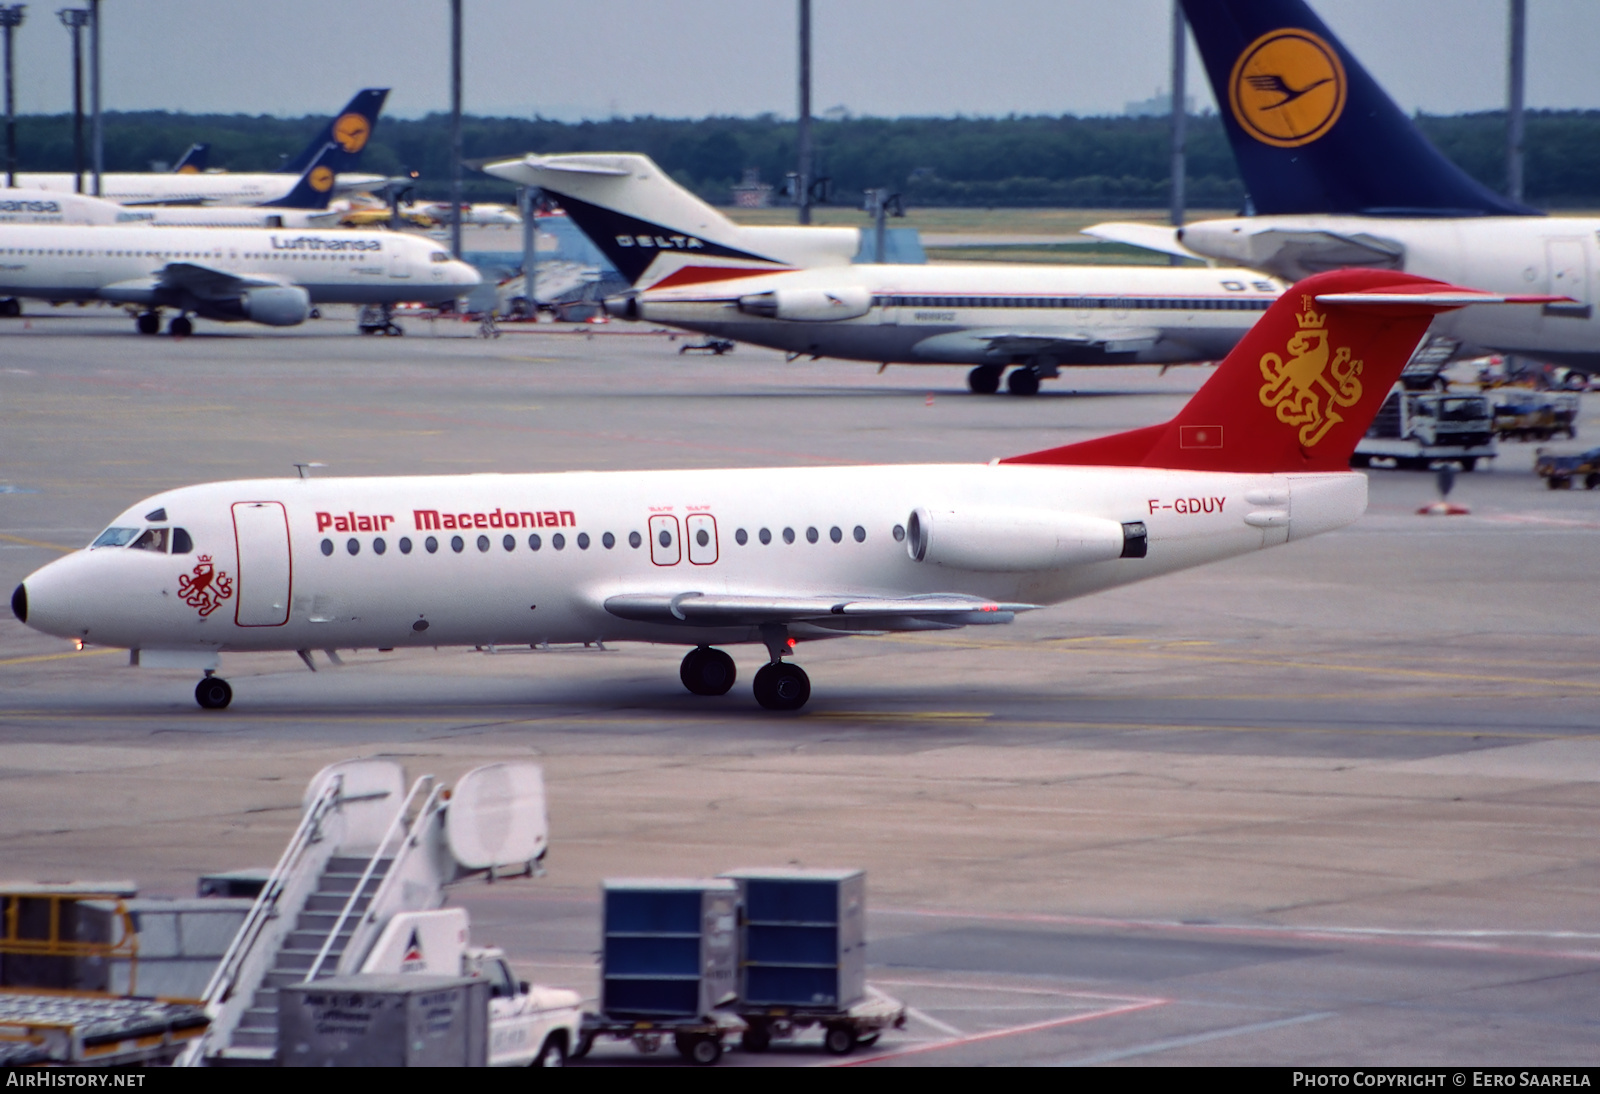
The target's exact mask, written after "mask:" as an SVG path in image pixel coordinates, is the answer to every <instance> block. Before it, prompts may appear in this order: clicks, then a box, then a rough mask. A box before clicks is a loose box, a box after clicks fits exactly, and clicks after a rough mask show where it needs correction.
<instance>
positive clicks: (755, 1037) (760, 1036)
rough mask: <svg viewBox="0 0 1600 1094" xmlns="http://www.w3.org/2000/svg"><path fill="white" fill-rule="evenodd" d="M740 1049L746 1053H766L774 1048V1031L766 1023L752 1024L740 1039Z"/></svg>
mask: <svg viewBox="0 0 1600 1094" xmlns="http://www.w3.org/2000/svg"><path fill="white" fill-rule="evenodd" d="M739 1047H740V1048H742V1049H744V1050H745V1051H746V1052H765V1051H767V1049H769V1048H771V1047H772V1029H771V1027H770V1026H768V1025H767V1024H766V1023H765V1022H751V1023H750V1024H749V1025H748V1026H746V1027H745V1031H744V1035H743V1036H742V1037H740V1038H739Z"/></svg>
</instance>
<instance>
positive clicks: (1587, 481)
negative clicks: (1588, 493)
mask: <svg viewBox="0 0 1600 1094" xmlns="http://www.w3.org/2000/svg"><path fill="white" fill-rule="evenodd" d="M1597 486H1600V475H1597V474H1595V473H1594V472H1593V471H1591V472H1589V473H1588V474H1587V475H1585V476H1584V477H1583V488H1584V489H1585V490H1593V489H1594V488H1595V487H1597Z"/></svg>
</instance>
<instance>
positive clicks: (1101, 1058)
mask: <svg viewBox="0 0 1600 1094" xmlns="http://www.w3.org/2000/svg"><path fill="white" fill-rule="evenodd" d="M1334 1014H1335V1012H1334V1011H1331V1010H1328V1011H1318V1012H1317V1013H1315V1014H1300V1015H1296V1016H1295V1017H1293V1018H1278V1019H1275V1020H1274V1021H1271V1022H1255V1023H1253V1024H1251V1025H1248V1026H1232V1027H1230V1028H1228V1029H1214V1030H1211V1031H1210V1032H1209V1033H1193V1034H1190V1035H1189V1036H1187V1037H1169V1038H1167V1039H1166V1040H1164V1041H1151V1042H1149V1043H1147V1044H1143V1045H1134V1046H1133V1047H1132V1048H1119V1049H1112V1050H1111V1051H1109V1052H1096V1053H1094V1054H1093V1055H1091V1056H1078V1057H1075V1058H1073V1059H1070V1060H1056V1061H1054V1062H1053V1063H1052V1064H1049V1065H1045V1066H1052V1067H1092V1066H1094V1065H1095V1064H1109V1063H1113V1062H1115V1061H1117V1060H1127V1059H1130V1058H1132V1057H1134V1056H1148V1055H1150V1054H1151V1053H1154V1052H1166V1051H1168V1050H1169V1049H1174V1048H1187V1047H1189V1046H1190V1045H1203V1044H1205V1043H1206V1042H1207V1041H1220V1040H1222V1039H1224V1038H1226V1037H1243V1036H1246V1035H1248V1034H1251V1033H1265V1032H1266V1031H1268V1030H1272V1029H1282V1028H1283V1027H1285V1026H1298V1025H1300V1024H1301V1023H1302V1022H1319V1021H1321V1020H1322V1019H1324V1018H1332V1017H1334Z"/></svg>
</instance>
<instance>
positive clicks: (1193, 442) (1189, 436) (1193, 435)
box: [1178, 425, 1222, 448]
mask: <svg viewBox="0 0 1600 1094" xmlns="http://www.w3.org/2000/svg"><path fill="white" fill-rule="evenodd" d="M1178 447H1179V448H1221V447H1222V427H1221V426H1220V425H1180V426H1179V427H1178Z"/></svg>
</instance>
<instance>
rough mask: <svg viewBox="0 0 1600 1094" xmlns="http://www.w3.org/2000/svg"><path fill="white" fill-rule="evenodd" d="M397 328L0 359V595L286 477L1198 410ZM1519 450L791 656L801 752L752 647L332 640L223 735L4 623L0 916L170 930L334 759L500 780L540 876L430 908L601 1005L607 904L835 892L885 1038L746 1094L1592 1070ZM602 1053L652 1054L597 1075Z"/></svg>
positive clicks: (784, 455) (1563, 749) (1572, 686)
mask: <svg viewBox="0 0 1600 1094" xmlns="http://www.w3.org/2000/svg"><path fill="white" fill-rule="evenodd" d="M35 310H37V309H35ZM407 326H408V327H409V328H410V333H409V334H408V335H407V336H406V337H404V338H362V337H358V336H356V335H354V334H352V333H351V331H352V329H353V321H352V320H351V319H350V318H349V317H348V316H344V315H342V314H341V315H340V317H338V318H330V319H325V320H322V321H320V322H313V323H310V324H307V325H306V326H305V327H302V328H296V329H293V330H287V331H271V332H265V331H262V330H260V329H259V328H246V327H242V326H239V327H223V326H220V325H216V324H209V323H201V324H199V330H200V333H199V334H197V335H196V336H195V337H192V338H188V339H184V340H181V341H175V340H172V339H170V338H167V337H165V336H162V337H138V336H135V335H134V334H133V333H132V323H131V321H129V320H126V319H124V318H123V317H122V316H120V315H119V314H116V313H112V312H109V311H105V310H96V309H86V310H84V311H83V312H78V311H76V310H74V311H71V312H68V311H66V310H63V311H61V312H51V313H47V314H45V315H44V316H42V317H41V316H35V317H33V318H31V319H28V320H8V321H4V323H3V325H0V438H3V449H0V451H3V452H4V453H5V462H4V464H3V466H0V582H3V583H4V584H3V585H0V587H3V588H6V589H9V588H10V587H11V585H12V584H14V583H15V582H16V581H18V580H19V579H21V578H22V577H24V576H26V574H27V573H29V572H30V571H31V570H32V569H34V568H36V567H37V566H39V565H42V564H43V563H44V562H45V561H47V560H49V559H50V558H52V557H56V555H57V554H58V553H59V552H60V551H61V550H63V549H67V548H71V547H75V546H78V545H81V544H83V543H85V542H87V541H88V540H89V539H90V538H91V537H92V536H93V535H94V534H95V533H96V532H98V531H99V530H100V528H101V527H102V526H103V525H104V524H105V523H106V522H107V521H108V520H110V518H111V517H113V516H114V515H115V514H116V513H117V512H119V511H120V510H121V509H123V508H124V507H126V506H127V505H128V504H130V503H131V502H133V501H134V500H137V499H138V498H139V497H141V496H144V495H146V494H149V493H152V492H154V491H156V490H159V489H163V488H165V487H169V486H173V485H179V484H184V483H191V482H197V481H206V480H210V479H220V478H235V477H255V476H261V475H279V474H284V475H290V474H293V469H292V466H291V465H292V464H293V463H294V462H295V461H319V462H322V463H325V464H326V465H327V467H326V468H325V469H318V470H316V471H315V472H314V473H316V474H359V475H375V474H389V473H446V472H450V473H454V472H464V471H512V470H562V469H569V468H570V469H577V468H601V469H608V468H631V467H715V466H750V465H762V466H786V465H796V464H820V463H827V464H848V463H858V462H879V461H882V462H936V461H937V462H944V461H962V460H987V459H989V458H991V457H995V456H1003V455H1009V454H1013V453H1018V452H1025V451H1029V450H1031V449H1035V448H1041V447H1045V446H1048V445H1054V444H1061V443H1064V442H1066V441H1069V440H1073V439H1079V438H1083V437H1087V436H1090V435H1094V434H1097V433H1103V432H1108V431H1112V430H1117V429H1124V428H1131V427H1134V426H1138V425H1144V424H1148V423H1151V422H1155V421H1159V420H1163V419H1165V418H1167V417H1169V416H1170V415H1171V414H1172V413H1173V412H1174V411H1175V410H1176V409H1177V407H1178V406H1180V405H1181V404H1182V402H1183V401H1184V399H1185V398H1186V396H1187V395H1188V394H1189V393H1190V392H1192V391H1193V390H1195V388H1197V387H1198V386H1199V384H1200V383H1201V382H1202V381H1203V380H1204V378H1205V377H1206V376H1207V375H1209V371H1208V370H1206V369H1203V368H1177V369H1172V370H1170V371H1168V372H1167V373H1165V375H1160V374H1158V370H1156V369H1154V368H1127V369H1100V370H1090V369H1079V370H1068V371H1067V372H1066V373H1065V374H1064V376H1063V378H1062V379H1061V380H1058V381H1054V382H1048V383H1047V384H1046V385H1045V388H1044V391H1043V393H1042V394H1041V395H1040V396H1038V397H1035V398H1032V399H1019V398H1015V397H1010V396H990V397H977V396H971V395H969V394H967V392H966V390H965V384H964V376H965V372H964V370H962V369H957V368H947V369H941V368H902V367H891V368H890V369H889V370H887V372H885V373H883V374H881V375H879V374H877V372H876V370H875V368H874V367H873V366H866V365H858V364H850V363H841V362H827V361H824V362H810V361H796V362H793V363H785V362H784V361H783V359H782V357H781V355H779V354H776V353H773V352H769V351H765V350H759V349H752V348H750V347H745V346H741V347H739V348H738V349H737V351H735V352H734V353H733V354H731V355H729V356H727V357H721V358H710V357H696V356H692V355H691V356H680V355H679V354H678V352H677V351H678V348H679V346H681V345H682V344H683V341H684V340H678V341H673V340H670V339H669V338H668V337H666V336H664V335H660V334H650V333H648V332H644V331H641V330H640V329H639V328H631V327H626V326H622V325H611V326H608V327H605V328H603V329H601V330H599V331H591V330H586V329H582V328H573V327H565V326H563V327H560V328H554V327H549V326H542V327H540V328H538V330H537V332H532V331H529V330H527V329H526V328H523V329H520V330H508V333H506V334H505V335H504V337H501V338H499V339H496V340H482V339H478V338H476V337H473V336H472V334H473V332H474V331H475V327H473V326H470V325H466V324H461V323H456V322H444V321H441V322H437V323H432V324H430V323H428V322H426V321H415V320H413V321H407ZM1597 398H1600V397H1597V396H1585V407H1584V410H1585V414H1584V417H1583V419H1582V421H1581V423H1580V445H1581V444H1584V443H1594V441H1593V438H1595V437H1596V436H1597V433H1600V422H1597V421H1596V417H1597V415H1600V402H1596V401H1595V400H1596V399H1597ZM1574 447H1578V446H1574ZM1532 449H1533V446H1532V445H1521V444H1515V445H1504V446H1503V447H1502V451H1503V456H1502V458H1501V459H1500V460H1499V461H1498V466H1496V467H1495V468H1494V469H1493V470H1492V471H1489V472H1487V473H1482V472H1480V473H1475V474H1471V475H1462V476H1460V477H1459V479H1458V482H1457V486H1456V489H1455V493H1454V494H1453V495H1452V500H1454V501H1458V502H1462V503H1464V504H1466V505H1467V506H1469V507H1470V508H1471V509H1472V513H1471V515H1470V516H1464V517H1449V518H1439V517H1421V516H1417V515H1416V513H1415V511H1416V509H1417V508H1418V507H1419V506H1422V505H1424V504H1426V503H1427V502H1429V501H1431V500H1432V499H1433V498H1434V497H1435V487H1434V483H1433V480H1432V478H1431V477H1430V476H1428V475H1424V474H1417V473H1403V472H1385V471H1375V472H1373V473H1372V476H1371V478H1372V505H1371V509H1370V512H1369V515H1368V516H1367V517H1366V518H1365V519H1364V520H1362V521H1361V522H1360V523H1359V524H1357V525H1355V526H1354V527H1352V528H1350V529H1347V530H1344V531H1340V532H1336V533H1332V534H1329V535H1325V536H1321V537H1317V538H1315V539H1312V540H1309V541H1305V542H1302V543H1297V544H1292V545H1289V546H1286V547H1282V548H1277V549H1274V550H1270V551H1266V552H1262V553H1259V554H1256V555H1253V556H1248V557H1244V558H1239V559H1235V560H1231V561H1229V562H1226V563H1222V564H1219V565H1215V566H1211V567H1208V568H1203V569H1199V570H1194V571H1191V572H1189V573H1185V574H1179V575H1175V576H1173V577H1169V578H1165V579H1162V580H1158V581H1155V582H1152V583H1149V584H1146V585H1142V586H1132V587H1128V588H1124V589H1120V590H1115V591H1113V592H1109V593H1105V594H1102V595H1100V596H1097V597H1093V598H1089V599H1086V600H1082V601H1077V602H1073V603H1070V604H1066V605H1062V606H1060V607H1056V608H1052V609H1048V610H1045V611H1040V612H1035V613H1032V614H1029V615H1026V616H1024V617H1022V618H1020V619H1019V620H1018V622H1017V623H1015V624H1013V625H1012V626H1009V627H993V628H980V629H974V630H973V631H970V632H967V631H956V632H942V633H935V634H918V635H897V636H892V637H885V638H863V639H844V640H840V641H836V642H828V643H819V644H817V645H816V646H802V648H801V650H800V653H799V656H798V658H797V659H798V660H799V661H800V663H801V664H803V665H804V666H805V667H806V669H807V671H808V672H809V673H810V674H811V679H812V684H813V695H812V700H811V703H810V704H809V705H808V706H807V707H806V708H805V710H804V711H802V712H801V713H799V714H798V715H773V714H771V713H767V712H764V711H762V710H761V709H760V708H759V707H757V706H756V704H755V702H754V700H753V698H752V697H751V696H750V693H749V689H748V685H747V683H745V681H747V680H748V678H749V675H750V674H751V673H752V672H753V670H754V669H755V667H757V665H758V664H759V662H760V660H761V658H760V657H759V656H758V655H757V654H756V652H755V651H754V650H751V649H735V650H733V651H732V652H733V653H734V654H735V656H736V658H737V659H738V661H739V664H740V671H741V675H742V680H741V682H740V683H739V684H737V685H736V686H735V688H734V691H733V692H732V693H730V694H729V695H728V696H725V697H723V698H720V699H705V698H696V697H694V696H690V695H688V694H687V693H686V692H685V691H684V690H683V688H682V687H681V685H680V684H679V682H678V679H677V663H678V659H679V657H680V656H681V651H680V650H675V649H668V648H654V647H641V646H623V647H621V648H617V649H596V648H592V647H591V648H587V649H585V648H581V647H580V648H572V649H554V650H549V651H535V650H528V649H516V650H511V649H500V650H483V651H465V650H442V651H438V652H434V651H426V650H417V651H403V652H397V653H390V654H380V653H377V652H375V651H360V652H356V653H346V654H344V655H343V659H344V661H345V664H344V666H343V667H340V668H334V667H333V666H330V665H328V664H327V663H326V660H325V659H324V658H321V657H319V658H318V661H319V668H320V669H322V671H319V672H317V673H316V674H312V673H310V672H307V671H306V670H305V667H304V666H303V665H302V664H301V663H300V662H299V660H298V659H297V658H295V657H294V656H293V655H290V654H282V655H277V654H273V655H225V658H224V663H223V674H224V675H225V676H227V678H228V679H229V680H230V681H231V682H232V684H233V686H234V689H235V700H234V704H233V706H232V707H231V708H230V709H228V710H227V711H223V712H214V711H213V712H207V711H201V710H200V709H198V708H197V707H196V706H195V704H194V701H193V697H192V689H193V684H194V678H193V677H192V676H190V675H188V674H185V673H181V672H169V671H159V670H150V669H131V668H128V667H126V660H127V659H126V654H124V653H119V652H109V651H103V650H97V649H94V648H92V647H91V648H90V649H88V650H85V651H82V652H81V653H80V652H74V651H72V650H71V649H70V648H69V647H67V646H66V645H65V644H64V643H62V642H60V641H58V640H55V639H51V638H47V637H45V636H43V635H39V634H37V633H35V632H33V631H30V630H28V629H26V628H24V627H23V626H21V625H20V624H18V623H16V622H15V621H14V620H11V619H10V618H9V617H7V618H6V619H5V620H4V621H3V622H0V686H3V688H4V698H3V700H0V877H6V878H19V879H28V880H45V879H88V878H108V877H119V878H120V877H132V878H134V879H137V880H138V882H139V883H140V885H141V888H142V890H143V892H145V893H146V894H171V895H188V894H190V893H192V892H193V885H194V879H195V876H196V875H197V874H200V873H202V872H209V871H215V870H226V869H236V868H241V867H246V866H255V865H262V864H268V863H270V862H272V861H273V860H274V859H275V858H276V857H277V855H278V853H279V852H280V850H281V848H282V846H283V844H284V842H285V840H286V839H287V837H288V835H289V833H290V832H291V831H292V829H293V826H294V824H295V822H296V820H297V812H298V807H299V801H300V795H301V792H302V790H303V789H304V786H305V784H306V781H307V780H308V779H309V778H310V777H311V775H312V774H313V773H314V772H315V771H316V770H317V769H318V768H320V767H321V766H323V765H324V764H327V763H330V762H333V761H335V760H340V759H346V758H349V757H353V756H359V755H378V754H382V755H389V756H395V757H399V758H401V759H403V760H404V762H405V764H406V765H407V768H408V770H409V771H410V773H411V774H412V775H413V776H415V775H419V774H422V773H424V772H432V773H434V774H437V775H439V776H441V777H444V778H450V777H453V776H455V775H457V774H459V773H460V772H462V771H464V770H466V769H468V768H470V767H472V766H475V765H477V764H479V763H483V762H488V761H491V760H495V759H514V758H534V759H537V760H538V761H539V762H540V763H542V764H543V765H544V769H545V777H546V783H547V788H548V794H549V801H550V811H551V832H552V838H551V843H552V850H551V853H550V856H549V860H548V864H547V865H548V869H549V873H548V876H546V877H544V878H541V879H536V880H532V881H528V880H514V881H506V882H503V883H497V884H495V885H493V886H488V885H483V884H481V883H480V884H476V885H472V886H466V887H461V888H459V889H457V890H456V892H455V895H454V896H453V898H452V899H453V900H456V901H458V902H459V903H461V904H463V905H465V906H467V907H468V908H470V909H471V911H472V915H473V930H474V936H475V939H476V940H478V941H480V942H486V943H490V942H492V943H496V944H501V945H504V946H506V947H507V949H508V950H509V952H510V954H511V956H512V959H513V962H514V964H515V965H516V966H517V968H518V969H519V971H520V972H521V973H522V974H523V975H529V976H533V977H536V978H537V979H539V980H540V981H541V982H545V983H551V984H561V985H569V986H573V987H577V988H579V989H580V990H583V991H585V992H586V993H588V994H591V995H592V994H593V992H594V990H595V987H596V983H595V974H594V960H593V957H594V952H595V950H596V949H597V946H598V918H599V906H598V884H599V881H600V879H601V878H604V877H615V876H629V875H641V874H647V875H669V876H693V875H699V874H710V873H716V872H719V871H722V870H725V869H731V868H734V867H740V866H753V865H772V866H782V865H785V864H791V863H795V864H803V865H807V866H859V867H863V868H865V869H866V870H867V872H868V892H869V908H870V913H869V927H868V934H869V940H870V941H869V950H868V953H869V978H870V980H871V981H872V982H873V983H875V984H876V985H877V986H878V987H879V988H880V989H881V990H883V991H886V992H889V993H891V994H893V995H896V996H898V997H900V998H902V999H904V1000H906V1001H907V1002H908V1003H910V1004H911V1006H912V1007H913V1013H912V1018H911V1021H910V1022H909V1023H908V1025H907V1028H906V1029H905V1030H904V1031H897V1032H894V1033H892V1034H889V1035H886V1036H885V1037H884V1038H883V1040H882V1041H880V1042H879V1044H877V1045H876V1046H874V1047H873V1048H872V1049H871V1050H869V1051H862V1052H859V1053H857V1054H855V1055H852V1056H850V1057H846V1058H843V1060H839V1059H836V1058H833V1057H827V1056H824V1055H823V1054H822V1053H821V1052H820V1050H819V1049H817V1048H815V1046H808V1047H804V1048H803V1049H798V1050H789V1049H782V1048H780V1049H777V1050H775V1051H773V1052H772V1053H770V1054H767V1055H765V1056H751V1055H748V1054H744V1053H739V1052H734V1053H732V1054H730V1056H729V1057H728V1058H727V1061H726V1062H727V1063H730V1064H748V1063H762V1064H799V1063H818V1062H830V1063H837V1062H844V1063H850V1064H862V1063H872V1062H881V1063H884V1064H899V1063H903V1064H908V1065H911V1064H920V1065H931V1064H939V1065H949V1064H1056V1063H1117V1062H1127V1063H1134V1064H1202V1063H1228V1064H1273V1065H1290V1066H1314V1065H1333V1064H1362V1065H1377V1064H1391V1065H1399V1064H1434V1065H1441V1066H1449V1067H1471V1066H1489V1065H1534V1064H1544V1065H1557V1064H1574V1065H1576V1064H1589V1063H1592V1062H1593V1058H1594V1045H1595V1043H1596V1034H1597V1026H1600V1014H1597V1012H1596V1010H1595V1004H1594V1000H1595V999H1596V998H1597V997H1600V919H1597V916H1596V912H1595V909H1596V907H1597V906H1600V905H1597V899H1596V898H1597V896H1600V850H1597V848H1600V839H1597V836H1600V729H1597V725H1600V674H1597V673H1596V671H1595V666H1596V664H1597V662H1600V583H1597V582H1596V581H1595V580H1594V576H1593V571H1594V559H1595V553H1596V552H1595V545H1596V543H1597V541H1600V539H1597V537H1600V493H1589V492H1584V491H1581V490H1580V491H1575V492H1565V491H1563V492H1550V491H1547V490H1545V489H1544V487H1543V484H1542V482H1541V481H1540V480H1538V479H1537V478H1535V477H1534V476H1533V474H1532V472H1531V463H1532ZM913 504H915V501H914V499H907V506H908V508H909V507H910V506H912V505H913ZM589 1062H594V1063H649V1064H672V1063H676V1062H677V1061H676V1057H675V1056H672V1054H671V1053H670V1051H669V1052H668V1053H667V1054H666V1055H665V1056H663V1057H661V1058H658V1059H652V1058H648V1057H641V1056H639V1055H637V1054H636V1053H634V1052H633V1050H632V1049H630V1048H627V1047H625V1046H608V1045H607V1044H605V1043H603V1042H602V1044H601V1045H599V1046H597V1048H596V1049H595V1052H594V1054H593V1055H592V1056H591V1058H590V1061H589Z"/></svg>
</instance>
